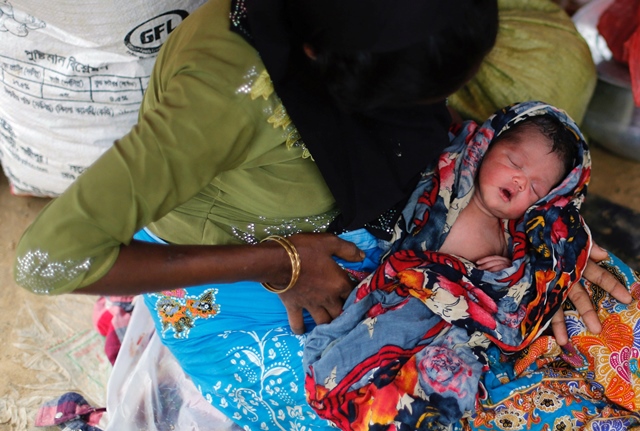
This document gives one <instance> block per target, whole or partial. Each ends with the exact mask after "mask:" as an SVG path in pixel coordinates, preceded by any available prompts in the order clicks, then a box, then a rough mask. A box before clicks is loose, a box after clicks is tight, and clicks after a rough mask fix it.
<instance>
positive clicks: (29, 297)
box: [0, 145, 640, 431]
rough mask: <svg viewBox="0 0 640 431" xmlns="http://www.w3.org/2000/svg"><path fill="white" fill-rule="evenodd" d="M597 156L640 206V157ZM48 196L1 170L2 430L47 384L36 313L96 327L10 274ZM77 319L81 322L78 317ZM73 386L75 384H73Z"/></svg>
mask: <svg viewBox="0 0 640 431" xmlns="http://www.w3.org/2000/svg"><path fill="white" fill-rule="evenodd" d="M592 158H593V176H592V181H591V185H590V188H589V193H592V194H597V195H599V196H602V197H604V198H606V199H609V200H611V201H613V202H614V203H617V204H620V205H623V206H626V207H629V208H631V209H633V210H635V211H640V163H638V162H635V161H631V160H628V159H623V158H621V157H618V156H616V155H613V154H611V153H609V152H607V151H606V150H603V149H602V148H599V147H597V146H595V145H594V146H592ZM47 202H48V200H47V199H39V198H27V197H16V196H12V195H11V194H10V192H9V188H8V183H7V180H6V178H5V177H4V176H0V224H1V225H2V229H1V230H0V288H1V289H2V291H1V292H2V293H1V294H0V346H2V349H1V350H0V430H1V431H9V430H11V431H13V430H21V429H29V428H30V427H29V426H28V425H26V424H28V423H30V421H31V417H30V415H32V411H31V410H30V407H29V403H27V402H26V401H25V400H29V399H31V401H32V402H31V408H32V406H33V404H34V402H38V401H40V398H38V396H40V395H42V390H43V385H44V386H46V381H43V379H44V378H43V377H42V373H41V372H37V371H34V369H36V370H37V369H41V368H42V367H40V368H38V365H37V364H34V360H33V358H31V362H29V360H30V359H29V355H27V354H25V350H24V349H25V346H24V345H23V344H16V343H18V341H21V338H20V337H19V336H18V331H19V330H20V329H24V328H25V327H29V326H30V325H33V317H32V316H38V315H41V314H42V313H45V312H49V313H52V314H55V315H56V316H58V317H60V318H61V320H62V321H63V322H67V323H70V324H73V325H74V326H73V327H74V328H75V330H77V331H80V330H89V329H91V328H92V324H91V317H90V316H91V309H92V304H93V303H94V302H95V297H71V296H67V297H66V298H57V299H52V298H46V297H38V296H35V295H33V294H30V293H28V292H26V291H24V290H22V289H21V288H19V287H17V286H16V284H15V283H14V281H13V278H12V275H11V274H12V262H13V255H14V249H15V246H16V243H17V241H18V239H19V238H20V235H21V233H22V231H23V230H24V229H25V228H26V227H27V226H28V224H29V223H30V222H31V221H32V220H33V219H34V218H35V216H36V215H37V213H38V212H39V211H40V210H41V209H42V208H43V206H44V205H45V204H46V203H47ZM78 320H79V321H80V323H76V322H77V321H78ZM72 322H73V323H72ZM78 325H79V326H78ZM36 326H37V325H36ZM41 359H42V358H41ZM68 377H69V376H67V378H68ZM45 380H46V379H45ZM65 382H68V379H67V380H65V379H58V380H57V385H58V386H56V387H55V388H54V389H57V390H59V389H60V388H62V387H64V385H65V384H67V383H65ZM69 384H70V383H69ZM73 389H76V388H73V387H71V388H69V389H68V390H73ZM62 392H64V391H62ZM62 392H60V393H62ZM45 395H46V394H45ZM43 397H44V395H43ZM45 398H46V397H44V398H43V399H45Z"/></svg>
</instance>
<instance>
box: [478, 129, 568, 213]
mask: <svg viewBox="0 0 640 431" xmlns="http://www.w3.org/2000/svg"><path fill="white" fill-rule="evenodd" d="M551 145H552V143H551V140H550V139H549V138H547V137H546V136H545V135H543V134H542V133H541V132H539V131H538V130H533V129H529V130H526V131H523V132H521V133H516V134H513V135H511V136H509V137H507V138H504V139H502V140H500V141H497V142H495V143H493V144H492V146H491V147H490V150H489V151H488V152H487V154H486V155H485V157H484V160H483V161H482V165H481V166H480V171H479V173H478V187H477V190H476V195H477V198H478V199H479V202H480V205H482V206H483V207H484V208H485V209H486V210H487V211H489V212H490V213H491V214H492V215H494V216H495V217H498V218H502V219H517V218H520V217H521V216H522V215H523V214H524V213H525V211H526V210H527V209H528V208H529V207H530V206H531V205H533V204H534V203H535V202H537V201H538V200H539V199H540V198H542V197H544V196H546V195H547V194H548V193H549V192H550V191H551V189H552V188H553V187H554V186H555V185H556V184H557V183H559V182H560V180H562V176H563V173H564V167H563V163H562V161H561V160H560V157H558V155H557V154H555V153H551Z"/></svg>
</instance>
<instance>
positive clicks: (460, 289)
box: [303, 102, 591, 430]
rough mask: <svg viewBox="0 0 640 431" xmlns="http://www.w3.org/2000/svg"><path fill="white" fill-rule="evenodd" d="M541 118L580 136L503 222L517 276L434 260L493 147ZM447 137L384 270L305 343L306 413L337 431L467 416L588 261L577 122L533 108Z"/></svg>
mask: <svg viewBox="0 0 640 431" xmlns="http://www.w3.org/2000/svg"><path fill="white" fill-rule="evenodd" d="M544 114H549V115H552V116H554V117H556V118H558V119H559V120H560V121H561V122H562V123H563V124H564V125H565V126H566V127H567V128H568V129H569V130H571V131H573V133H574V134H575V137H576V145H577V146H578V157H577V159H576V163H575V166H574V168H573V169H572V170H571V171H570V173H569V174H568V175H567V177H566V178H565V179H564V180H563V181H561V183H560V184H559V185H558V186H556V187H555V188H554V189H553V190H551V192H550V193H549V194H548V195H547V196H545V197H543V198H541V199H540V200H539V201H538V202H536V203H535V204H534V205H533V206H532V207H530V208H529V209H528V210H527V212H526V213H525V215H524V216H523V217H522V218H520V219H518V220H510V221H505V222H504V230H505V236H506V240H507V244H508V247H509V252H510V255H511V256H512V261H513V263H512V265H511V266H510V267H508V268H506V269H504V270H501V271H498V272H493V273H492V272H488V271H481V270H479V269H477V268H476V267H475V265H474V264H473V263H472V262H469V261H467V260H465V259H462V258H459V257H456V256H452V255H446V254H442V253H438V252H437V250H438V249H439V248H440V246H441V245H442V244H443V242H444V240H445V238H446V235H447V232H448V231H449V229H450V226H451V225H452V224H453V222H454V221H455V219H456V218H457V216H458V214H459V213H460V211H461V210H462V209H463V208H464V207H465V206H466V205H467V204H468V202H469V199H470V197H471V195H472V194H473V189H474V178H475V175H476V172H477V169H478V167H479V165H480V162H481V160H482V157H483V156H484V154H485V152H486V151H487V148H488V147H489V145H490V143H491V141H492V140H493V138H494V137H495V136H498V135H499V134H500V133H502V132H503V131H505V130H507V129H508V128H510V127H513V126H514V125H515V124H517V123H518V122H520V121H522V120H524V119H526V118H528V117H530V116H536V115H544ZM451 137H452V141H451V146H450V147H448V148H447V149H446V150H445V152H444V153H443V154H442V155H441V157H440V159H439V160H438V162H437V164H436V165H435V166H432V167H431V168H430V169H428V170H427V171H426V172H425V173H424V174H423V177H422V179H421V181H420V182H419V184H418V186H417V188H416V190H415V192H414V193H413V195H412V197H411V198H410V200H409V203H408V204H407V206H406V208H405V210H404V211H403V217H402V218H401V220H400V221H399V224H398V226H397V232H396V235H395V238H394V245H393V247H392V249H391V250H390V252H389V254H388V255H387V257H386V258H385V260H384V261H383V263H382V265H381V266H380V267H379V268H378V269H377V270H376V271H375V272H374V273H373V274H372V275H371V276H369V277H368V278H367V279H365V280H364V281H363V282H362V283H361V284H360V285H359V286H358V287H357V288H356V289H355V290H354V291H353V292H352V294H351V296H350V297H349V299H348V300H347V302H346V304H345V307H344V311H343V313H342V314H341V315H340V316H339V317H338V318H337V319H335V320H334V321H333V322H332V323H330V324H326V325H320V326H318V327H317V328H316V329H315V330H314V331H313V332H312V333H311V334H310V336H309V338H308V339H307V343H306V346H305V354H304V358H303V360H304V368H305V371H306V373H307V374H306V381H305V385H306V391H307V398H308V401H309V403H310V405H311V406H312V407H313V408H314V409H315V410H316V412H317V413H318V414H319V415H320V416H321V417H323V418H326V419H328V420H330V421H332V422H333V423H334V424H335V425H336V426H338V427H339V428H340V429H343V430H351V429H354V430H355V429H358V430H359V429H373V430H375V429H387V427H388V426H392V429H397V430H404V429H407V430H409V429H410V430H416V429H418V430H421V429H448V428H449V427H450V426H452V425H453V424H456V423H458V422H459V420H460V419H461V418H462V417H463V416H464V415H471V414H472V413H473V412H475V410H476V401H477V399H478V396H479V395H482V394H483V393H484V390H481V389H480V388H481V384H480V379H481V376H482V375H483V373H484V372H486V371H487V370H488V369H489V360H488V356H487V354H486V352H487V349H488V348H489V347H491V346H497V347H498V348H499V349H500V350H501V351H502V352H505V353H510V352H517V351H519V350H521V349H523V348H525V347H527V346H528V345H530V344H531V343H532V342H533V341H534V340H535V339H536V338H537V337H538V336H539V335H540V333H541V332H542V331H543V330H544V329H545V328H546V327H547V326H548V324H549V323H550V320H551V318H552V316H553V315H554V313H555V312H556V311H557V310H558V309H559V308H560V306H561V304H562V303H563V301H564V300H565V299H566V297H567V294H568V290H569V287H570V286H571V285H572V284H573V283H574V282H576V281H577V280H579V279H580V277H581V275H582V271H583V270H584V267H585V265H586V262H587V260H588V257H589V251H590V247H591V238H590V233H589V231H588V229H587V227H586V225H585V224H584V222H583V220H582V218H581V216H580V214H579V209H580V205H581V203H582V202H583V200H584V196H585V192H586V185H587V183H588V180H589V177H590V172H591V161H590V157H589V152H588V149H587V145H586V142H585V140H584V138H583V136H582V134H581V133H580V131H579V129H578V127H577V126H576V124H575V123H574V122H573V120H571V118H569V117H568V116H567V115H566V114H565V113H564V112H563V111H560V110H558V109H556V108H554V107H552V106H549V105H547V104H544V103H541V102H525V103H521V104H517V105H512V106H510V107H507V108H505V109H503V110H501V111H499V112H497V113H496V114H495V115H494V116H492V117H491V118H489V120H487V121H486V122H485V123H484V124H482V125H478V124H476V123H474V122H466V123H464V124H463V125H462V126H461V127H460V128H459V130H457V131H455V133H452V136H451ZM479 391H480V392H479Z"/></svg>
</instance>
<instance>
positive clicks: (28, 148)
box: [0, 0, 205, 196]
mask: <svg viewBox="0 0 640 431" xmlns="http://www.w3.org/2000/svg"><path fill="white" fill-rule="evenodd" d="M204 2H205V0H155V1H141V0H126V1H125V0H114V1H100V0H74V1H71V0H62V1H49V2H43V1H39V0H0V161H1V162H2V167H3V169H4V172H5V174H6V176H7V177H8V178H9V183H10V185H11V189H12V192H13V193H14V194H28V195H35V196H57V195H58V194H60V193H61V192H62V191H64V190H65V189H66V188H67V187H68V186H69V185H70V184H71V182H72V181H73V180H74V179H75V178H77V176H78V175H79V174H80V173H82V171H83V170H84V169H85V168H86V167H87V166H89V165H90V164H91V163H93V161H95V160H96V159H97V158H98V157H99V156H100V155H101V154H102V153H103V152H104V151H105V150H106V149H107V148H109V147H110V146H111V145H112V144H113V142H114V140H116V139H118V138H120V137H122V136H123V135H124V134H126V133H127V132H128V131H129V129H130V128H131V127H132V126H133V125H134V124H135V122H136V120H137V115H138V107H139V105H140V102H141V100H142V94H143V92H144V90H145V88H146V86H147V83H148V77H149V75H150V73H151V69H152V67H153V63H154V61H155V58H156V56H157V53H158V50H159V49H160V46H161V45H162V43H163V42H164V41H165V40H166V38H167V36H168V35H169V34H170V33H171V32H172V31H173V30H174V29H175V28H176V27H177V26H178V25H179V24H180V23H181V22H182V21H183V20H184V18H185V17H187V16H188V15H189V13H190V12H192V11H194V10H195V9H196V8H197V7H198V6H200V5H201V4H203V3H204Z"/></svg>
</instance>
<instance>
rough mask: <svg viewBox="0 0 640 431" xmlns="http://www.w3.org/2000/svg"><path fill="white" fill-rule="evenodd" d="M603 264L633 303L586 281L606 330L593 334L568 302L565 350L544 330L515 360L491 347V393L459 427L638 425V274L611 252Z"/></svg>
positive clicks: (610, 428) (596, 430)
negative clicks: (628, 292) (545, 333)
mask: <svg viewBox="0 0 640 431" xmlns="http://www.w3.org/2000/svg"><path fill="white" fill-rule="evenodd" d="M600 265H602V266H604V267H605V268H606V269H608V270H609V271H610V272H611V273H612V274H614V275H615V276H616V277H617V278H618V279H619V280H620V282H621V283H622V284H623V285H625V286H626V287H627V289H629V291H630V292H631V294H632V296H633V297H634V300H633V302H632V303H631V304H629V305H624V304H621V303H619V302H618V301H617V300H615V299H614V298H613V297H611V295H609V294H608V293H606V292H605V291H604V290H602V289H601V288H600V287H599V286H596V285H593V284H591V283H590V282H588V281H587V280H585V279H582V280H581V283H582V284H583V285H584V286H585V287H586V288H587V290H588V291H589V293H590V294H591V298H592V300H593V303H594V306H595V307H596V310H597V312H598V316H599V317H600V319H601V321H602V322H603V331H602V332H601V333H600V334H599V335H595V334H591V333H589V332H588V330H587V329H586V326H585V324H584V322H583V320H582V319H581V318H580V316H579V315H578V314H577V312H575V310H574V309H573V306H572V305H571V303H570V302H567V303H565V321H566V323H567V329H568V332H569V336H570V337H571V343H570V344H568V345H567V346H564V347H563V348H560V347H559V346H558V344H557V343H556V341H555V339H554V338H553V337H551V336H543V337H540V338H538V339H537V340H536V341H535V342H533V343H532V344H531V345H530V346H529V347H528V348H526V349H525V350H524V351H522V352H521V353H519V354H518V357H517V358H515V359H514V358H508V357H506V356H505V355H503V354H500V352H499V351H498V349H497V348H495V347H492V348H491V349H489V352H488V358H489V367H490V370H489V371H488V372H487V373H485V375H484V376H483V384H484V385H483V386H484V388H485V390H486V396H484V397H482V398H481V399H480V403H479V404H478V407H477V410H476V412H475V414H474V416H473V418H470V419H463V420H462V422H461V423H459V424H457V425H456V427H455V428H454V429H455V430H464V431H472V430H473V431H488V430H491V431H494V430H505V431H506V430H528V431H551V430H558V431H569V430H585V431H589V430H592V431H627V430H636V431H637V430H640V414H639V413H640V408H639V403H638V399H639V396H638V395H639V393H640V390H639V388H640V386H639V385H638V377H639V375H638V351H639V347H640V331H639V330H638V328H639V327H640V301H639V300H638V298H640V274H638V272H635V271H633V270H631V269H630V268H629V267H628V266H627V265H625V264H624V263H622V262H621V261H620V260H619V259H618V258H617V257H616V256H614V255H612V254H609V257H608V258H607V259H606V260H605V261H603V262H600ZM574 346H575V347H574Z"/></svg>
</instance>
